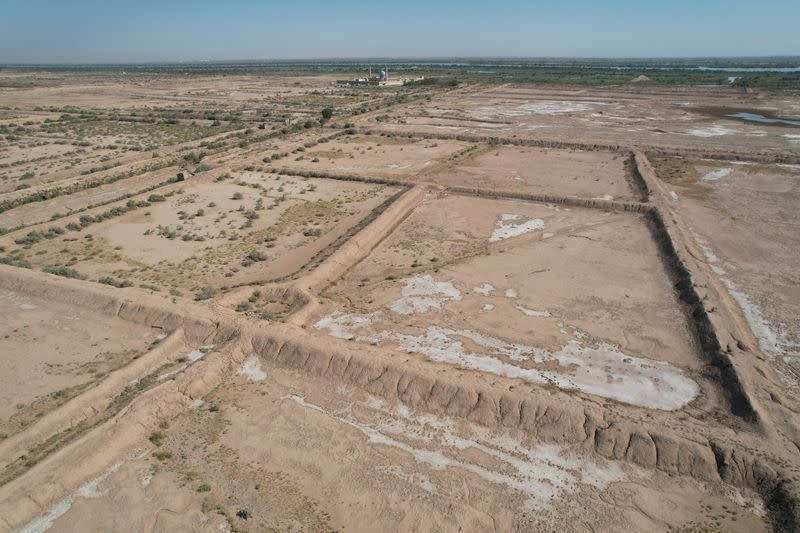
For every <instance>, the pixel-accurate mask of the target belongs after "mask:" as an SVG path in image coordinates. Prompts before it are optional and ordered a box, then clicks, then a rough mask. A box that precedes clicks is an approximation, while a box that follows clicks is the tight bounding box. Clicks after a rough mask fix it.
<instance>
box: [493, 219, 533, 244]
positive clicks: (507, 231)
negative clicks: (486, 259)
mask: <svg viewBox="0 0 800 533" xmlns="http://www.w3.org/2000/svg"><path fill="white" fill-rule="evenodd" d="M521 218H522V216H521V215H516V214H512V213H504V214H502V215H500V218H499V219H498V221H497V223H496V224H495V227H494V231H492V235H491V236H490V237H489V242H497V241H502V240H504V239H510V238H511V237H517V236H519V235H523V234H525V233H528V232H530V231H538V230H541V229H543V228H544V220H542V219H541V218H532V219H530V220H527V221H525V222H522V223H519V224H514V223H512V221H515V220H520V219H521Z"/></svg>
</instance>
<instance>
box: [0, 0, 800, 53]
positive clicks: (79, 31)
mask: <svg viewBox="0 0 800 533" xmlns="http://www.w3.org/2000/svg"><path fill="white" fill-rule="evenodd" d="M799 26H800V0H760V1H759V0H750V1H743V0H663V1H662V0H630V1H629V0H561V1H555V0H553V1H521V0H520V1H517V0H495V1H481V2H479V1H472V0H459V1H456V0H441V1H439V0H404V1H401V2H389V1H381V0H373V1H357V0H338V1H337V0H329V1H323V0H320V1H314V0H283V1H272V0H263V1H257V0H238V1H237V0H228V1H223V0H139V1H122V0H0V63H13V62H127V61H187V60H204V59H284V58H286V59H291V58H330V57H376V56H380V57H390V56H393V57H397V56H406V57H408V56H440V57H441V56H581V57H609V56H624V57H654V56H735V55H800V32H799V31H798V27H799Z"/></svg>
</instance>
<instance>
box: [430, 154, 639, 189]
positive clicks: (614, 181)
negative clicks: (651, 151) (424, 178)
mask: <svg viewBox="0 0 800 533" xmlns="http://www.w3.org/2000/svg"><path fill="white" fill-rule="evenodd" d="M624 160H625V159H624V157H622V156H621V155H618V154H610V153H607V152H589V151H571V152H567V151H561V150H542V149H537V148H524V147H516V146H502V147H498V148H490V149H488V150H485V151H484V152H483V153H481V154H480V155H478V156H475V157H471V158H469V159H467V160H466V161H464V162H462V163H461V164H458V165H456V166H453V167H451V168H448V169H447V170H446V171H445V172H442V173H436V174H434V175H433V176H432V179H433V180H434V181H435V182H436V183H441V184H442V185H447V186H460V187H478V188H481V189H487V190H499V191H512V192H516V193H529V194H547V195H556V196H574V197H578V198H597V199H603V200H628V201H638V200H639V199H640V198H639V195H638V194H636V191H635V189H634V188H633V187H632V184H631V183H630V182H629V180H628V179H626V174H627V173H626V171H625V168H624V166H623V164H624Z"/></svg>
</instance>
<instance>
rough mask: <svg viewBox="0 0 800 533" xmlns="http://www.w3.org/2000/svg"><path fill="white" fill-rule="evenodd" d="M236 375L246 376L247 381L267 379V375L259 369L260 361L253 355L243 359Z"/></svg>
mask: <svg viewBox="0 0 800 533" xmlns="http://www.w3.org/2000/svg"><path fill="white" fill-rule="evenodd" d="M236 374H238V375H240V376H246V377H247V379H248V380H249V381H264V380H265V379H267V373H266V372H264V371H263V370H262V369H261V360H260V359H259V358H258V356H257V355H255V354H253V355H251V356H250V357H248V358H247V359H245V361H244V364H242V366H241V368H239V370H237V371H236Z"/></svg>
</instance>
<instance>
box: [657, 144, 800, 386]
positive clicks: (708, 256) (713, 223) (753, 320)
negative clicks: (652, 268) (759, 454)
mask: <svg viewBox="0 0 800 533" xmlns="http://www.w3.org/2000/svg"><path fill="white" fill-rule="evenodd" d="M684 172H685V173H684V174H683V175H682V176H680V177H676V178H674V179H671V180H670V181H672V182H674V183H670V185H674V191H675V198H674V199H673V202H674V203H675V204H676V206H677V208H678V209H679V210H680V211H681V212H682V213H684V214H685V216H686V219H687V221H688V223H689V224H690V225H691V227H692V229H693V231H694V232H695V233H696V235H697V240H698V242H699V243H700V244H701V246H702V250H703V252H704V256H705V260H706V261H708V263H710V264H711V265H712V267H713V268H714V269H716V270H717V271H718V272H717V273H718V275H719V276H720V278H721V279H722V280H723V281H724V282H725V284H726V285H727V286H728V289H729V290H730V292H731V294H733V295H734V297H735V298H736V300H737V302H738V303H739V305H740V306H741V307H742V310H743V311H744V313H745V316H746V317H747V320H748V323H749V324H750V327H751V328H752V330H753V332H754V333H755V334H756V336H757V337H758V341H759V344H760V347H761V349H762V351H763V352H764V353H765V354H766V355H768V356H769V357H770V359H771V361H772V362H773V363H774V364H775V365H776V366H777V368H778V369H779V371H780V372H781V375H782V377H783V378H784V379H785V381H786V384H787V385H788V386H790V387H792V388H793V389H794V390H798V387H800V381H799V380H800V366H798V365H800V322H798V316H800V307H798V302H800V279H798V277H797V274H798V270H797V263H798V259H800V254H799V253H798V249H800V242H798V235H799V234H800V232H798V229H800V220H799V219H798V217H797V213H796V210H795V208H794V207H795V206H796V205H798V201H800V167H796V166H791V165H788V166H777V165H759V164H732V163H725V162H716V161H713V162H712V161H702V160H695V161H690V162H688V164H687V166H686V169H685V171H684Z"/></svg>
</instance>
